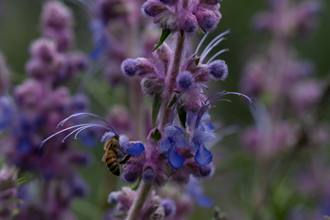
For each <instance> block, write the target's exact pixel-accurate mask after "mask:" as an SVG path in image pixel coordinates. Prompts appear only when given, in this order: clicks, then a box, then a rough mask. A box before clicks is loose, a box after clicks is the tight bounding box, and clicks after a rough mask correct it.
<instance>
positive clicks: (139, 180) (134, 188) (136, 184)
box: [131, 177, 141, 190]
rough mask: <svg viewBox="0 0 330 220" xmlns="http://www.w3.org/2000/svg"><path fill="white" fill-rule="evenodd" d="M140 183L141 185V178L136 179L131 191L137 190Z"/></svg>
mask: <svg viewBox="0 0 330 220" xmlns="http://www.w3.org/2000/svg"><path fill="white" fill-rule="evenodd" d="M140 183H141V177H140V178H139V179H138V181H137V182H136V183H135V184H134V185H133V186H131V189H132V190H137V189H138V188H139V186H140Z"/></svg>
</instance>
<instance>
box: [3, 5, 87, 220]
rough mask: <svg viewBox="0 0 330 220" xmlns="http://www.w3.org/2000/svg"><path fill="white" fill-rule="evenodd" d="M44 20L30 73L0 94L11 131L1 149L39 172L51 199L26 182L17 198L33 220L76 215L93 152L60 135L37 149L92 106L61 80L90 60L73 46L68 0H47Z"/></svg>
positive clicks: (21, 165) (24, 216)
mask: <svg viewBox="0 0 330 220" xmlns="http://www.w3.org/2000/svg"><path fill="white" fill-rule="evenodd" d="M40 23H41V25H40V27H41V32H42V36H41V37H40V39H38V40H36V41H35V42H33V43H32V44H31V46H30V50H29V52H30V55H31V58H30V60H29V61H28V62H27V64H26V73H27V75H28V78H27V79H26V80H25V81H24V82H23V83H22V84H21V85H17V86H15V87H14V88H13V98H11V97H10V96H9V94H10V90H9V88H8V86H7V89H8V90H7V91H6V92H5V93H4V94H1V95H3V96H2V97H1V99H0V103H1V104H0V124H1V128H0V129H1V132H6V134H7V135H6V136H4V137H3V138H2V139H1V147H0V151H1V155H2V156H5V158H7V160H8V161H7V162H8V163H10V164H14V165H15V166H17V167H18V168H19V169H20V170H21V171H22V172H26V171H28V172H34V173H36V175H37V176H38V177H39V178H38V181H39V182H40V184H41V185H42V187H41V190H40V191H41V197H45V198H46V199H45V198H43V199H40V200H38V199H35V198H37V197H38V193H39V192H37V191H32V190H29V186H30V185H31V184H32V185H33V183H27V184H26V186H23V187H21V188H20V190H19V192H18V197H19V198H21V199H23V200H24V201H25V203H24V205H21V206H20V213H19V214H18V215H17V216H16V217H15V218H16V219H33V218H34V217H33V216H34V215H36V213H39V214H41V215H44V216H47V217H46V218H59V219H61V218H62V219H63V218H68V219H69V218H70V219H73V217H72V213H71V212H70V211H69V210H70V202H71V200H72V198H73V197H81V196H84V195H85V194H86V193H87V185H86V183H85V182H84V181H83V180H82V179H81V177H80V176H79V175H77V174H76V170H77V168H78V167H80V166H85V165H87V163H88V161H89V156H88V155H86V154H85V153H83V152H82V151H78V150H75V149H73V148H72V146H71V144H70V143H68V142H66V143H64V144H62V142H61V140H60V139H56V140H55V139H54V140H52V142H50V143H48V144H47V147H45V148H44V149H42V150H41V151H39V152H38V148H39V146H40V142H41V141H42V140H43V139H44V138H46V137H47V136H49V135H51V134H52V133H53V131H54V127H55V126H56V125H57V123H58V122H59V121H61V120H62V118H64V117H65V116H67V115H70V114H72V113H75V112H77V111H86V110H87V108H88V104H87V102H86V100H82V96H81V95H77V96H75V97H71V95H70V91H69V89H68V88H67V87H64V86H61V85H60V84H62V83H63V82H67V81H69V80H70V79H72V78H73V77H74V76H76V75H77V74H78V73H79V72H80V71H82V70H85V69H86V67H87V65H88V62H89V61H88V57H87V56H86V55H84V54H82V53H80V52H70V51H69V49H70V48H71V47H72V43H73V39H74V38H73V37H74V36H73V30H72V24H73V16H72V12H71V10H70V9H69V8H67V7H66V6H65V5H64V4H63V3H60V2H59V1H49V2H47V3H45V5H44V7H43V11H42V15H41V18H40ZM1 75H2V74H1ZM2 88H5V87H2ZM62 138H63V137H62ZM54 183H57V184H54ZM56 192H58V193H56ZM41 203H42V205H43V208H42V209H40V204H41Z"/></svg>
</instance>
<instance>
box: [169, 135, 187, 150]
mask: <svg viewBox="0 0 330 220" xmlns="http://www.w3.org/2000/svg"><path fill="white" fill-rule="evenodd" d="M172 140H173V141H174V142H175V146H177V147H179V148H183V147H187V146H188V144H189V142H188V140H187V138H185V137H183V136H174V137H172Z"/></svg>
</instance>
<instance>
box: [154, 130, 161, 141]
mask: <svg viewBox="0 0 330 220" xmlns="http://www.w3.org/2000/svg"><path fill="white" fill-rule="evenodd" d="M151 138H152V139H154V140H155V141H156V142H157V141H159V140H160V139H161V138H162V135H161V133H160V132H159V130H158V129H157V128H156V129H155V131H154V132H152V133H151Z"/></svg>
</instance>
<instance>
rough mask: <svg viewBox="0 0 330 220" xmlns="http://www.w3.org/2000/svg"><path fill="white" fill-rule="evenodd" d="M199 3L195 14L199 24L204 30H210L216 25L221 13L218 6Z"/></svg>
mask: <svg viewBox="0 0 330 220" xmlns="http://www.w3.org/2000/svg"><path fill="white" fill-rule="evenodd" d="M209 6H210V5H205V4H201V5H199V6H198V8H197V10H196V12H195V15H196V18H197V21H198V24H199V26H201V27H202V28H203V30H205V31H206V32H212V31H214V30H215V28H216V27H217V25H218V23H219V21H220V19H221V14H220V12H219V11H218V10H219V7H216V6H217V5H215V6H211V7H209Z"/></svg>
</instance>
